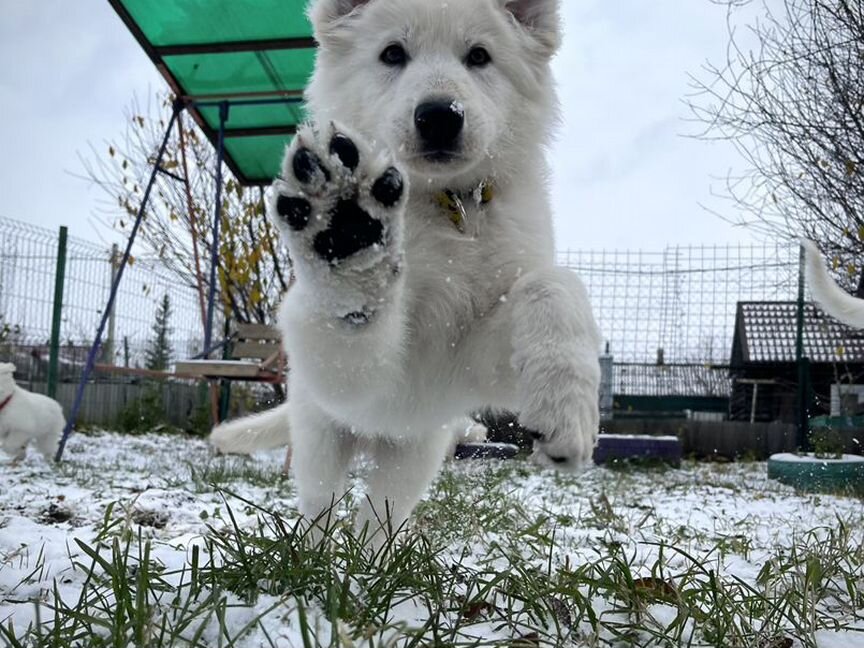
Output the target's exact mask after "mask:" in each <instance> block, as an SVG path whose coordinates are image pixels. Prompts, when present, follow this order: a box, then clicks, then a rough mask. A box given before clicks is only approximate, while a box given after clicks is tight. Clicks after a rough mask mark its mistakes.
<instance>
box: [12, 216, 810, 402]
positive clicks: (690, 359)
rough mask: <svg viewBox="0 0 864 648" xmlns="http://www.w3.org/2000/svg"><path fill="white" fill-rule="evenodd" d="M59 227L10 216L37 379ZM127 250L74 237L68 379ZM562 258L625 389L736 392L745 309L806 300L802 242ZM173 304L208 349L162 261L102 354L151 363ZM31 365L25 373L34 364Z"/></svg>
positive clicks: (143, 267)
mask: <svg viewBox="0 0 864 648" xmlns="http://www.w3.org/2000/svg"><path fill="white" fill-rule="evenodd" d="M57 246H58V234H57V232H53V231H50V230H46V229H43V228H40V227H35V226H33V225H29V224H26V223H21V222H18V221H14V220H9V219H0V360H12V361H14V362H15V363H16V365H18V366H19V367H20V368H21V369H22V372H23V373H24V375H26V377H27V378H26V379H27V380H29V381H31V382H37V383H38V382H41V381H44V379H45V374H46V372H47V358H48V340H49V337H50V331H51V319H52V310H53V294H54V280H55V270H56V263H57ZM117 258H118V254H117V252H116V250H114V251H112V249H111V248H110V247H109V246H100V245H95V244H93V243H90V242H87V241H83V240H81V239H78V238H75V237H69V239H68V245H67V263H66V281H65V290H64V294H63V307H62V324H61V354H60V381H61V382H74V381H75V380H77V378H78V376H79V375H80V371H81V368H82V367H83V364H84V359H85V357H86V351H87V348H88V347H89V345H90V343H91V342H92V340H93V336H94V334H95V331H96V327H97V324H98V322H99V319H100V317H101V316H102V312H103V310H102V309H104V308H105V304H106V302H107V298H108V293H109V289H110V284H111V279H112V276H113V273H114V272H116V260H117ZM558 263H559V265H561V266H563V267H567V268H570V269H572V270H573V271H575V272H577V273H578V274H579V275H580V276H581V278H582V279H583V281H584V282H585V285H586V287H587V289H588V292H589V294H590V297H591V303H592V307H593V309H594V312H595V316H596V318H597V320H598V323H599V326H600V329H601V332H602V334H603V337H604V339H605V340H606V341H607V343H608V346H609V350H610V353H611V354H612V356H614V360H615V363H614V371H613V375H612V377H611V378H610V380H611V383H612V386H613V390H614V392H615V393H616V394H640V395H655V394H662V395H684V394H690V395H701V396H719V395H723V394H727V395H728V393H729V383H730V380H729V373H728V369H726V368H725V365H727V364H728V363H729V359H730V355H731V349H732V338H733V335H734V327H735V315H736V305H737V304H738V302H742V301H750V302H757V301H791V300H794V299H795V298H796V295H797V283H798V271H799V259H798V248H797V247H796V246H793V245H788V244H776V245H772V244H767V245H747V246H743V245H737V246H678V247H669V248H666V249H665V250H662V251H658V252H645V251H630V250H611V251H610V250H602V251H598V250H578V251H573V250H568V251H565V252H561V253H559V254H558ZM166 295H167V296H168V298H169V301H170V305H171V311H172V314H171V317H170V320H169V326H170V346H171V349H172V352H173V354H172V356H173V359H174V360H179V359H185V358H189V357H193V356H194V355H196V354H197V353H199V352H200V351H201V349H202V338H203V325H202V321H201V313H200V308H199V301H198V294H197V291H196V288H195V286H193V285H189V284H188V283H184V281H182V280H180V279H178V277H177V276H175V275H173V274H171V273H169V272H168V271H167V270H166V269H165V267H164V266H163V265H161V264H160V263H159V262H158V260H151V259H146V258H138V259H136V260H135V262H134V263H133V264H132V265H130V266H128V267H127V268H126V271H125V274H124V277H123V282H122V284H121V287H120V292H119V294H118V298H117V302H116V305H115V309H114V314H113V316H112V317H111V318H110V320H109V327H108V331H107V336H106V340H105V341H104V344H103V350H102V355H101V358H100V361H101V362H102V363H105V364H115V365H120V366H128V367H141V366H143V365H144V359H145V350H146V348H147V346H148V344H149V342H150V340H152V338H153V325H154V322H155V315H156V311H157V309H158V307H159V305H160V302H161V301H162V300H163V298H164V297H165V296H166ZM25 367H26V369H25Z"/></svg>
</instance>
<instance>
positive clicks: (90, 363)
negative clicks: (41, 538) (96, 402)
mask: <svg viewBox="0 0 864 648" xmlns="http://www.w3.org/2000/svg"><path fill="white" fill-rule="evenodd" d="M183 109H184V104H183V102H182V101H179V100H178V101H175V102H174V105H173V107H172V112H171V120H170V121H169V122H168V126H167V127H166V129H165V137H163V138H162V145H161V146H160V147H159V153H158V154H157V155H156V160H155V163H154V164H153V171H152V172H151V173H150V180H149V181H148V182H147V189H146V190H145V191H144V196H143V197H142V199H141V206H140V207H139V208H138V214H137V215H136V217H135V224H134V225H133V226H132V231H131V232H130V234H129V240H128V241H127V242H126V250H125V251H124V252H123V258H122V259H121V260H120V267H119V268H118V269H117V274H116V275H115V277H114V281H113V282H112V283H111V292H110V293H109V295H108V304H107V305H106V307H105V309H104V310H103V311H102V319H101V320H100V321H99V328H97V329H96V337H95V338H93V344H92V345H91V346H90V351H89V352H88V354H87V363H86V364H85V365H84V371H83V373H82V374H81V380H80V381H79V383H78V391H77V392H76V393H75V400H74V402H73V403H72V409H71V411H70V412H69V418H68V419H67V421H66V426H65V427H64V428H63V436H62V438H61V439H60V444H59V446H58V447H57V454H56V455H55V457H54V460H55V461H57V462H59V461H60V460H61V459H62V458H63V451H64V450H65V449H66V442H67V441H68V440H69V435H70V434H71V433H72V429H73V428H74V426H75V423H76V421H77V419H78V412H79V411H80V409H81V403H82V401H83V399H84V389H85V388H86V387H87V382H88V381H89V380H90V376H91V374H92V373H93V367H94V365H95V364H96V354H97V353H98V352H99V347H100V346H101V345H102V336H103V335H104V334H105V326H106V325H107V324H108V318H109V317H110V316H111V311H112V310H113V309H114V302H115V301H116V299H117V291H118V290H119V288H120V282H121V281H122V280H123V271H124V270H125V269H126V265H127V264H128V263H129V257H130V255H131V254H132V246H133V245H134V244H135V238H136V237H137V235H138V229H139V228H140V226H141V220H142V218H143V217H144V213H145V212H146V210H147V204H148V203H149V202H150V192H151V191H152V190H153V185H155V184H156V178H157V177H158V175H159V167H160V166H161V165H162V159H163V158H164V157H165V150H166V149H167V148H168V140H169V139H170V138H171V132H172V131H173V130H174V126H175V124H176V123H177V118H178V117H179V116H180V113H181V112H182V111H183Z"/></svg>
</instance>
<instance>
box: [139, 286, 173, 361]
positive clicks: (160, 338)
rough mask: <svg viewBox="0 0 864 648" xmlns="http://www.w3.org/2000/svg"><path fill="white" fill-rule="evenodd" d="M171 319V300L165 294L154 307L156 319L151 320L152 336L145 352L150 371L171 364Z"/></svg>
mask: <svg viewBox="0 0 864 648" xmlns="http://www.w3.org/2000/svg"><path fill="white" fill-rule="evenodd" d="M170 319H171V300H170V299H169V297H168V295H167V294H166V295H165V296H164V297H163V298H162V302H161V303H160V304H159V307H158V308H157V309H156V321H155V322H153V338H152V339H151V340H150V344H149V345H148V348H147V351H146V352H145V366H146V367H147V369H149V370H151V371H165V370H166V369H168V365H170V364H171V356H172V354H173V350H172V349H171V340H170V336H171V333H172V329H171V327H170V326H169V320H170Z"/></svg>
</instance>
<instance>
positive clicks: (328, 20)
mask: <svg viewBox="0 0 864 648" xmlns="http://www.w3.org/2000/svg"><path fill="white" fill-rule="evenodd" d="M371 1H372V0H314V1H313V2H312V4H311V6H310V7H309V21H310V22H311V23H312V26H313V27H314V28H315V37H316V38H317V39H318V41H319V42H324V41H325V40H326V39H327V37H328V36H330V35H331V33H332V32H333V29H334V27H335V26H336V24H337V23H338V22H339V21H340V19H341V18H345V17H347V16H349V15H351V14H352V13H354V12H355V11H357V10H358V9H360V8H361V7H363V6H364V5H367V4H369V3H370V2H371Z"/></svg>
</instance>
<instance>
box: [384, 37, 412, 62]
mask: <svg viewBox="0 0 864 648" xmlns="http://www.w3.org/2000/svg"><path fill="white" fill-rule="evenodd" d="M381 62H382V63H383V64H384V65H389V66H390V67H401V66H403V65H405V64H406V63H407V62H408V52H406V51H405V48H404V47H402V46H401V45H398V44H396V43H393V44H392V45H388V46H387V47H385V48H384V51H383V52H381Z"/></svg>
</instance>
